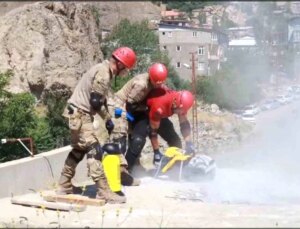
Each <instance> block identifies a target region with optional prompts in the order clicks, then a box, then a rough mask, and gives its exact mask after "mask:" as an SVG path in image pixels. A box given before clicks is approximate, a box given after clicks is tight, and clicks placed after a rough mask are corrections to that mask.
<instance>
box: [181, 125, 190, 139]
mask: <svg viewBox="0 0 300 229" xmlns="http://www.w3.org/2000/svg"><path fill="white" fill-rule="evenodd" d="M179 125H180V132H181V134H182V136H183V137H187V136H189V135H190V134H191V125H190V122H189V121H185V122H182V123H180V124H179Z"/></svg>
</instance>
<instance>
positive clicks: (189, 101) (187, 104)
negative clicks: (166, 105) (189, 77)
mask: <svg viewBox="0 0 300 229" xmlns="http://www.w3.org/2000/svg"><path fill="white" fill-rule="evenodd" d="M194 101H195V98H194V96H193V94H192V93H191V92H190V91H186V90H183V91H178V92H177V96H176V103H177V106H178V107H180V108H182V109H183V112H184V113H186V112H187V111H188V110H189V109H190V108H191V107H192V106H193V104H194Z"/></svg>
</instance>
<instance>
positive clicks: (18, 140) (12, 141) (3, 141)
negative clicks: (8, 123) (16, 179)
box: [1, 138, 34, 157]
mask: <svg viewBox="0 0 300 229" xmlns="http://www.w3.org/2000/svg"><path fill="white" fill-rule="evenodd" d="M22 141H29V145H30V150H29V149H28V148H27V146H26V145H25V144H24V143H23V142H22ZM1 142H2V144H5V143H14V142H19V143H20V144H21V145H22V146H23V147H24V148H25V149H26V151H28V152H29V153H30V155H31V156H32V157H33V156H34V154H33V141H32V138H6V139H1Z"/></svg>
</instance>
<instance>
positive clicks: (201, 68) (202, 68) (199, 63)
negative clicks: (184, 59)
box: [198, 62, 205, 71]
mask: <svg viewBox="0 0 300 229" xmlns="http://www.w3.org/2000/svg"><path fill="white" fill-rule="evenodd" d="M198 70H199V71H204V70H205V64H204V63H203V62H198Z"/></svg>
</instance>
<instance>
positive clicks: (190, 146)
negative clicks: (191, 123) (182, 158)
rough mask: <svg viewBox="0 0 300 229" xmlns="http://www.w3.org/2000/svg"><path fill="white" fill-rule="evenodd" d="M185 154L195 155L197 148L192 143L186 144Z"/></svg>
mask: <svg viewBox="0 0 300 229" xmlns="http://www.w3.org/2000/svg"><path fill="white" fill-rule="evenodd" d="M185 152H186V154H194V153H195V152H196V148H195V146H194V144H193V143H192V142H191V141H186V142H185Z"/></svg>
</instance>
